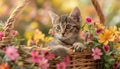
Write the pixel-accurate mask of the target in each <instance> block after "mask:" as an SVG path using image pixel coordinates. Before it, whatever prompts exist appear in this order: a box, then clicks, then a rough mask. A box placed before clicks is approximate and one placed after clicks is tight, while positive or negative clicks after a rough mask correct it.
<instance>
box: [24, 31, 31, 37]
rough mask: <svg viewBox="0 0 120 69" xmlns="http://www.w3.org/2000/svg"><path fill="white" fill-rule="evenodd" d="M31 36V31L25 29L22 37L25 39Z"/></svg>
mask: <svg viewBox="0 0 120 69" xmlns="http://www.w3.org/2000/svg"><path fill="white" fill-rule="evenodd" d="M32 36H33V32H32V31H26V32H25V34H24V37H25V38H26V39H31V38H32Z"/></svg>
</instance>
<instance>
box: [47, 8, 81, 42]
mask: <svg viewBox="0 0 120 69" xmlns="http://www.w3.org/2000/svg"><path fill="white" fill-rule="evenodd" d="M49 15H50V17H51V20H52V24H53V30H54V31H55V34H54V36H55V37H56V38H58V39H61V40H65V39H69V38H74V37H76V36H77V35H78V33H79V29H80V25H81V15H80V10H79V8H77V7H76V8H74V9H73V11H72V12H71V13H70V14H65V15H61V16H58V15H57V14H56V13H54V12H52V11H49Z"/></svg>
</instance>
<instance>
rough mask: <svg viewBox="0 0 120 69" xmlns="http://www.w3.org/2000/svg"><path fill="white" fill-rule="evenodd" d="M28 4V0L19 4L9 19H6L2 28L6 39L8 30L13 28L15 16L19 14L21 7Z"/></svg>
mask: <svg viewBox="0 0 120 69" xmlns="http://www.w3.org/2000/svg"><path fill="white" fill-rule="evenodd" d="M28 3H29V0H23V2H22V3H20V4H19V5H18V6H17V7H16V8H15V10H14V11H13V12H12V13H11V15H10V17H9V18H8V19H7V22H6V25H5V27H4V32H5V35H4V36H5V37H7V36H8V35H9V33H10V30H11V29H13V28H14V23H15V19H16V17H17V15H18V14H19V13H20V12H21V10H22V9H23V7H24V6H25V5H26V4H28Z"/></svg>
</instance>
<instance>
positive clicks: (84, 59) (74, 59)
mask: <svg viewBox="0 0 120 69" xmlns="http://www.w3.org/2000/svg"><path fill="white" fill-rule="evenodd" d="M91 54H92V52H91V50H90V49H86V50H84V51H83V52H72V51H70V52H69V56H70V65H69V66H68V69H99V68H100V61H95V60H93V57H92V56H91ZM56 63H58V61H55V60H54V61H51V62H50V69H56Z"/></svg>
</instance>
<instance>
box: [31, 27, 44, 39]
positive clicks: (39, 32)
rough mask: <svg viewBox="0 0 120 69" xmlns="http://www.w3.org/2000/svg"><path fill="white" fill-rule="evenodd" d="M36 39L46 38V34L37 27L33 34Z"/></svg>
mask: <svg viewBox="0 0 120 69" xmlns="http://www.w3.org/2000/svg"><path fill="white" fill-rule="evenodd" d="M33 37H34V38H33V39H34V40H35V41H38V40H44V37H45V34H43V33H42V32H41V31H39V29H36V30H35V32H34V36H33Z"/></svg>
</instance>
